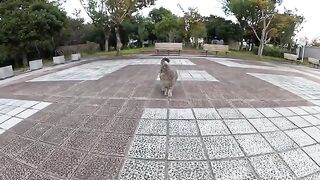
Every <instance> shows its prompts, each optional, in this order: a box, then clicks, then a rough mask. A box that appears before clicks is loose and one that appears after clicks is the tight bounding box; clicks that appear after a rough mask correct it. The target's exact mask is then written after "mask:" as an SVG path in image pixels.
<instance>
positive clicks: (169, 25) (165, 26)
mask: <svg viewBox="0 0 320 180" xmlns="http://www.w3.org/2000/svg"><path fill="white" fill-rule="evenodd" d="M179 29H180V27H179V23H178V18H177V17H176V16H174V15H171V16H169V17H163V18H162V20H161V21H160V22H158V23H157V24H156V25H155V32H156V35H157V39H158V40H165V41H169V42H173V41H174V39H175V38H177V36H179Z"/></svg>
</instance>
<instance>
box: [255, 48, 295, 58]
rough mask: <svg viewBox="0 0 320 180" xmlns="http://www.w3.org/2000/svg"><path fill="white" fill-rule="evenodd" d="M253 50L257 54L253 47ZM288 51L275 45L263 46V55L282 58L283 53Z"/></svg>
mask: <svg viewBox="0 0 320 180" xmlns="http://www.w3.org/2000/svg"><path fill="white" fill-rule="evenodd" d="M254 52H255V53H256V54H257V53H258V49H257V48H256V49H254ZM288 52H289V51H288V50H287V49H284V48H279V47H276V46H266V47H265V48H264V51H263V54H262V55H264V56H270V57H278V58H283V53H288Z"/></svg>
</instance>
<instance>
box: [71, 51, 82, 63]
mask: <svg viewBox="0 0 320 180" xmlns="http://www.w3.org/2000/svg"><path fill="white" fill-rule="evenodd" d="M80 59H81V54H80V53H77V54H71V61H79V60H80Z"/></svg>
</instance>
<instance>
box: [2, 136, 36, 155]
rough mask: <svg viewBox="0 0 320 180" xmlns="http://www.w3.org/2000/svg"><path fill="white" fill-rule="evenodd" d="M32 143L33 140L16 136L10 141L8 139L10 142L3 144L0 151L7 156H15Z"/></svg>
mask: <svg viewBox="0 0 320 180" xmlns="http://www.w3.org/2000/svg"><path fill="white" fill-rule="evenodd" d="M1 136H2V135H1ZM32 143H33V141H32V140H30V139H26V138H22V137H16V138H15V139H13V140H12V141H10V143H8V144H7V145H6V146H4V147H3V148H2V149H1V152H3V153H4V154H6V155H8V156H17V155H19V154H20V153H22V152H23V151H24V150H26V149H27V148H28V147H29V146H30V145H31V144H32Z"/></svg>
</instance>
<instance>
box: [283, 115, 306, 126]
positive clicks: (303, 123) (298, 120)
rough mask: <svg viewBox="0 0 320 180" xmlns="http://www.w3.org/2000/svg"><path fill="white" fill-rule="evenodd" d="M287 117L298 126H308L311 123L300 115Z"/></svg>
mask: <svg viewBox="0 0 320 180" xmlns="http://www.w3.org/2000/svg"><path fill="white" fill-rule="evenodd" d="M287 119H288V120H289V121H291V122H292V123H293V124H295V125H296V126H298V127H308V126H311V125H312V124H310V123H309V122H308V121H306V120H305V119H303V118H302V117H300V116H291V117H287Z"/></svg>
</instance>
